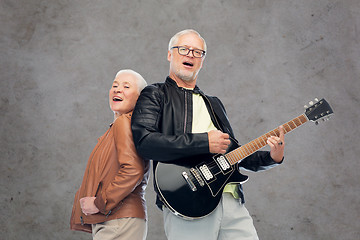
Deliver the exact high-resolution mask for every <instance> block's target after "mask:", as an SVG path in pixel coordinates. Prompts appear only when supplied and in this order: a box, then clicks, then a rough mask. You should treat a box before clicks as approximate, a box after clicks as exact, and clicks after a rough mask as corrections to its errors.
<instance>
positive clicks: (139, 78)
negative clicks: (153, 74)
mask: <svg viewBox="0 0 360 240" xmlns="http://www.w3.org/2000/svg"><path fill="white" fill-rule="evenodd" d="M124 73H128V74H132V75H133V76H134V77H135V79H136V85H137V86H138V89H139V93H140V92H141V91H142V90H143V89H144V88H145V87H146V86H147V82H146V81H145V79H144V78H143V77H142V76H141V75H140V74H139V73H137V72H135V71H134V70H131V69H123V70H120V71H118V72H117V74H116V75H115V78H117V77H118V76H119V75H120V74H124Z"/></svg>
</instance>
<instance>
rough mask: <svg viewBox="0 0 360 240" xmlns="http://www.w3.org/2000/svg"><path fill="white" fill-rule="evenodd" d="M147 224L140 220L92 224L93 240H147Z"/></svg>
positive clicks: (131, 219) (123, 219)
mask: <svg viewBox="0 0 360 240" xmlns="http://www.w3.org/2000/svg"><path fill="white" fill-rule="evenodd" d="M146 234H147V222H146V221H145V220H144V219H140V218H119V219H114V220H110V221H106V222H103V223H97V224H92V236H93V240H127V239H131V240H145V239H146Z"/></svg>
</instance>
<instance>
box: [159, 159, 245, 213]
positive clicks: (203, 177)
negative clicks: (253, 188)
mask: <svg viewBox="0 0 360 240" xmlns="http://www.w3.org/2000/svg"><path fill="white" fill-rule="evenodd" d="M218 157H224V156H223V155H215V156H213V155H211V154H208V155H197V156H194V157H191V158H186V159H179V160H177V161H175V162H171V164H166V163H160V162H159V163H158V165H157V166H156V168H155V180H156V184H155V186H156V188H157V190H158V192H159V194H160V196H161V200H162V202H163V203H164V204H165V205H166V206H167V207H168V208H169V209H170V210H171V211H172V212H173V213H174V214H176V215H178V216H180V217H183V218H185V219H196V218H202V217H205V216H207V215H209V214H210V213H211V212H212V211H214V209H215V208H216V206H217V205H218V204H219V201H220V199H221V196H222V192H223V189H224V187H225V185H226V184H227V183H229V182H236V183H242V182H245V181H246V180H247V179H248V177H247V176H244V175H242V174H241V173H240V172H239V171H238V169H237V168H238V164H235V165H233V166H230V168H229V169H226V168H225V169H224V168H222V167H221V166H220V165H221V163H220V164H219V163H218V162H217V160H216V159H217V158H218ZM222 161H224V159H223V160H222Z"/></svg>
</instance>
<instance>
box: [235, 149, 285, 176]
mask: <svg viewBox="0 0 360 240" xmlns="http://www.w3.org/2000/svg"><path fill="white" fill-rule="evenodd" d="M281 163H282V161H281V162H280V163H277V162H275V161H274V160H273V159H272V158H271V156H270V152H269V151H257V152H254V153H253V154H251V155H250V156H248V157H247V158H245V159H244V160H242V161H241V162H240V163H239V167H240V168H243V169H246V170H250V171H253V172H258V171H265V170H268V169H270V168H273V167H275V166H277V165H279V164H281Z"/></svg>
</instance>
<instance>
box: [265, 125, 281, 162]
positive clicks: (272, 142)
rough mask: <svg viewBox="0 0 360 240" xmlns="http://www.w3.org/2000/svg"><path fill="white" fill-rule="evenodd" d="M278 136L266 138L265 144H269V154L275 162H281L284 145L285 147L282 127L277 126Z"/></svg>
mask: <svg viewBox="0 0 360 240" xmlns="http://www.w3.org/2000/svg"><path fill="white" fill-rule="evenodd" d="M279 132H280V136H279V137H277V136H271V137H269V138H268V139H267V144H269V146H270V148H271V150H270V156H271V158H272V159H273V160H274V161H275V162H281V161H282V159H283V157H284V147H285V140H284V135H285V134H284V127H283V126H280V127H279Z"/></svg>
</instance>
